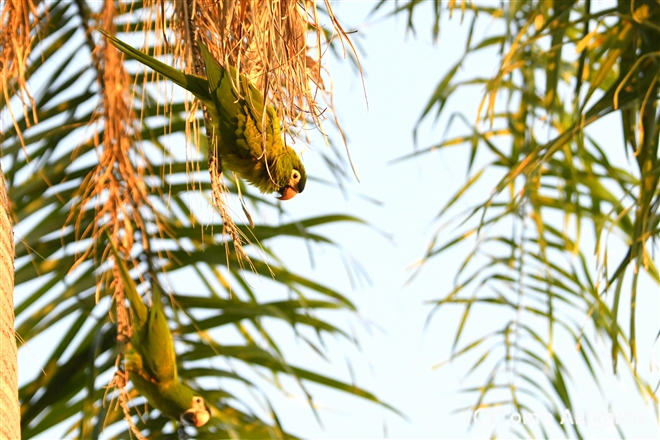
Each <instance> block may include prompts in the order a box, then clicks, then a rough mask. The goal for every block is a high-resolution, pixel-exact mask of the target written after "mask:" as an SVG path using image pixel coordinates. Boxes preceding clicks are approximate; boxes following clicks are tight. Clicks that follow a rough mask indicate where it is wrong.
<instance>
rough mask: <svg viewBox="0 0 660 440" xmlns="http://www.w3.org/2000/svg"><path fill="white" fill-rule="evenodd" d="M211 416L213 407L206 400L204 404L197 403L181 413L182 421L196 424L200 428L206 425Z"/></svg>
mask: <svg viewBox="0 0 660 440" xmlns="http://www.w3.org/2000/svg"><path fill="white" fill-rule="evenodd" d="M210 418H211V408H210V407H209V405H208V404H207V403H206V402H204V405H203V406H201V405H197V404H195V405H194V406H193V407H192V408H190V409H189V410H188V411H186V412H185V413H183V414H182V415H181V422H183V424H184V425H188V426H194V427H195V428H199V427H200V426H204V425H206V422H208V421H209V419H210Z"/></svg>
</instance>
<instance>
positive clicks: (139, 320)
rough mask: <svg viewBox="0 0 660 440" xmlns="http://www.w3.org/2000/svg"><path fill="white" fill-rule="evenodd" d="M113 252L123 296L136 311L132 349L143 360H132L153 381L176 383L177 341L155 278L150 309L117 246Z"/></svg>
mask: <svg viewBox="0 0 660 440" xmlns="http://www.w3.org/2000/svg"><path fill="white" fill-rule="evenodd" d="M111 243H112V242H111ZM112 250H113V253H114V255H115V260H116V262H117V267H118V268H119V274H120V276H121V279H122V283H123V285H124V292H125V293H126V296H127V297H128V302H129V303H130V307H131V310H132V311H133V325H132V329H133V336H132V337H131V345H132V346H133V350H135V351H136V352H137V354H139V356H140V357H141V359H139V360H138V359H137V358H135V357H133V360H134V361H136V362H137V363H139V364H140V367H141V369H142V370H143V371H142V372H141V374H142V375H143V376H148V377H149V380H151V381H155V382H157V383H166V382H170V381H173V380H176V379H177V367H176V352H175V351H174V341H173V340H172V333H171V332H170V328H169V325H168V324H167V318H166V317H165V311H164V310H163V301H162V299H161V290H160V287H159V286H158V284H157V282H156V280H155V279H154V278H155V276H152V280H151V292H152V302H153V305H152V306H151V308H150V309H148V308H147V306H146V305H145V304H144V303H143V302H142V299H141V298H140V295H139V294H138V292H137V289H136V288H135V282H134V281H133V279H132V278H131V277H130V274H129V273H128V269H127V268H126V265H125V264H124V261H123V259H122V258H121V257H120V256H119V252H117V250H116V249H115V247H114V245H112Z"/></svg>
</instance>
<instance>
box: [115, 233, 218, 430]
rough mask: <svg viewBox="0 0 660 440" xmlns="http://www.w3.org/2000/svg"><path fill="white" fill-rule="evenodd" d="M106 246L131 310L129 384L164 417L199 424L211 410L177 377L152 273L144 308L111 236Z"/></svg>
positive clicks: (160, 301)
mask: <svg viewBox="0 0 660 440" xmlns="http://www.w3.org/2000/svg"><path fill="white" fill-rule="evenodd" d="M110 246H111V248H112V253H113V254H114V257H115V263H116V266H117V268H118V270H119V276H120V277H121V280H122V284H123V286H124V292H125V293H126V296H127V297H128V301H129V303H130V307H131V310H132V312H133V313H132V314H133V325H132V330H133V336H132V337H131V345H132V347H131V349H130V350H129V351H128V352H127V353H126V369H127V370H128V371H129V372H130V373H131V375H130V378H131V382H132V383H133V386H134V387H135V389H136V390H137V391H138V392H139V393H140V395H142V396H143V397H145V398H146V399H147V401H148V402H149V403H150V404H151V405H152V406H153V407H154V408H156V409H158V410H159V411H160V412H161V413H163V414H164V415H166V416H167V417H170V418H172V419H174V420H179V421H181V422H182V423H184V424H187V425H194V426H196V427H200V426H203V425H204V424H206V423H207V422H208V420H209V419H210V417H211V410H210V408H209V406H208V405H207V404H206V402H205V401H204V399H203V398H202V397H201V396H198V395H197V394H196V393H195V392H194V391H193V390H192V389H191V388H189V387H188V386H186V385H184V384H182V383H181V382H180V381H179V379H178V377H177V366H176V353H175V351H174V343H173V341H172V334H171V332H170V329H169V326H168V324H167V319H166V317H165V313H164V311H163V303H162V299H161V289H160V287H159V286H158V284H157V282H156V281H155V276H152V282H151V289H152V296H153V298H152V299H153V306H152V307H151V309H148V308H147V306H146V305H145V304H144V303H143V302H142V299H141V298H140V295H139V294H138V292H137V289H136V287H135V282H134V281H133V279H132V278H131V277H130V274H129V272H128V269H127V268H126V265H125V264H124V260H123V259H122V258H121V257H120V255H119V252H118V251H117V249H116V248H115V246H114V244H113V243H112V240H110Z"/></svg>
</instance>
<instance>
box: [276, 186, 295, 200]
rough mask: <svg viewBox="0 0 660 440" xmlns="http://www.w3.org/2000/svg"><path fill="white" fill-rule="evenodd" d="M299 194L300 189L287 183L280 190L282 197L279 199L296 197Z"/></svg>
mask: <svg viewBox="0 0 660 440" xmlns="http://www.w3.org/2000/svg"><path fill="white" fill-rule="evenodd" d="M297 194H298V191H296V190H295V189H293V188H292V187H290V186H288V185H287V186H285V187H284V188H282V189H281V190H280V197H278V199H280V200H289V199H292V198H294V197H295V196H296V195H297Z"/></svg>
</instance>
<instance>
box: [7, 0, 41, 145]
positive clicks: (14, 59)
mask: <svg viewBox="0 0 660 440" xmlns="http://www.w3.org/2000/svg"><path fill="white" fill-rule="evenodd" d="M34 3H35V2H34V1H33V0H6V1H5V2H4V4H3V5H2V8H1V13H0V99H1V100H3V101H4V102H6V103H9V101H10V96H18V97H19V99H20V100H21V102H22V103H23V112H24V118H25V122H26V124H27V126H28V127H29V126H30V122H32V123H37V122H38V120H37V109H36V107H35V106H34V99H32V95H31V94H30V91H29V89H28V85H27V61H28V56H29V55H30V51H31V46H32V41H33V39H34V38H35V34H37V33H38V32H39V25H40V24H41V23H38V22H36V21H35V20H33V19H32V17H34V16H38V15H39V14H38V12H37V7H36V6H35V4H34ZM35 28H36V31H35ZM10 90H11V91H12V92H14V93H11V94H10ZM16 92H17V93H16ZM30 107H31V108H32V119H30V115H29V113H28V108H30ZM6 108H7V111H8V112H9V114H10V117H11V119H12V121H13V123H14V126H15V128H16V134H17V136H18V138H19V139H20V140H21V144H23V146H24V147H25V143H24V141H23V136H22V133H21V130H20V128H19V127H18V125H17V123H16V118H15V116H14V114H13V112H12V108H11V106H10V105H6Z"/></svg>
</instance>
